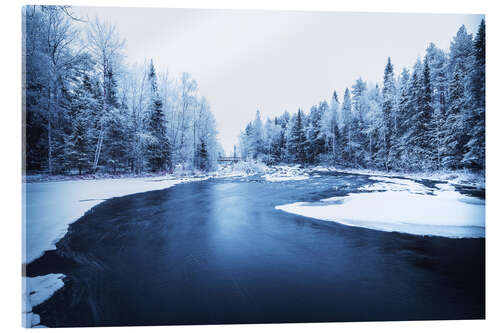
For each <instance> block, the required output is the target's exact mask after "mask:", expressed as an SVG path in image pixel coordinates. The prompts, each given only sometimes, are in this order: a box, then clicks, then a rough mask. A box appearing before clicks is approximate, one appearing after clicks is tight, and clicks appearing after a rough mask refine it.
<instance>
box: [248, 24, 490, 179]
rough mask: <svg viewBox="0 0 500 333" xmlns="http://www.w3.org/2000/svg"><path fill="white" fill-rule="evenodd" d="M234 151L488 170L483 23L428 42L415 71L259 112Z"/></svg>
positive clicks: (353, 164)
mask: <svg viewBox="0 0 500 333" xmlns="http://www.w3.org/2000/svg"><path fill="white" fill-rule="evenodd" d="M238 150H239V154H241V156H242V157H243V158H246V159H258V160H261V161H263V162H266V163H268V164H277V163H300V164H313V165H314V164H320V163H321V164H329V165H334V166H342V167H350V168H372V169H382V170H399V171H438V170H456V169H463V168H466V169H470V170H474V171H481V170H484V168H485V22H484V20H483V21H482V22H481V23H480V25H479V28H478V31H477V33H476V35H475V36H473V35H472V34H469V33H468V32H467V30H466V28H465V26H461V27H460V29H459V30H458V32H457V34H456V36H455V37H454V38H453V40H452V41H451V44H450V49H449V52H445V51H443V50H441V49H439V48H438V47H436V45H435V44H433V43H431V44H430V45H429V46H428V48H427V49H426V53H425V56H424V58H423V60H422V59H420V58H419V59H417V61H416V62H415V64H414V66H413V69H412V70H409V69H407V68H404V69H403V70H402V72H401V73H400V74H399V75H398V76H397V77H395V73H394V68H393V64H392V62H391V58H388V61H387V65H386V66H385V70H384V76H383V83H382V85H381V86H379V85H378V84H376V85H370V84H368V83H367V82H365V81H363V79H362V78H359V79H357V80H356V82H355V83H354V84H353V85H352V87H351V88H350V89H349V88H346V89H345V92H344V95H343V99H342V103H340V99H339V96H338V94H337V92H335V91H334V92H333V96H332V98H331V100H330V102H329V103H328V102H327V101H322V102H320V103H319V104H318V105H314V106H312V107H311V109H310V112H309V113H305V112H304V111H303V110H300V109H299V110H298V112H297V113H295V114H293V115H290V113H289V112H287V111H285V112H284V113H283V114H282V115H281V116H279V117H275V118H274V119H267V120H266V121H263V120H262V119H261V115H260V112H259V111H257V114H256V117H255V120H254V121H252V122H250V123H249V124H248V125H247V126H246V128H245V130H244V131H243V132H242V133H241V134H240V136H239V144H238Z"/></svg>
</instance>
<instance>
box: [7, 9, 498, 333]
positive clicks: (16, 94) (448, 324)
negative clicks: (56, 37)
mask: <svg viewBox="0 0 500 333" xmlns="http://www.w3.org/2000/svg"><path fill="white" fill-rule="evenodd" d="M24 4H71V5H81V6H83V5H85V6H96V5H100V6H126V7H174V8H224V9H271V10H323V11H325V10H328V11H358V12H359V11H363V12H396V13H397V12H413V13H475V14H486V28H487V52H486V54H487V70H486V72H487V112H486V116H487V121H486V124H487V125H486V126H487V130H486V131H487V148H486V149H487V177H486V179H487V189H488V190H487V201H486V226H487V228H486V230H487V237H486V239H487V242H486V248H487V249H486V252H487V266H486V267H487V268H486V271H487V280H486V291H487V295H486V317H487V319H486V320H481V321H425V322H422V321H421V322H380V323H326V324H323V323H322V324H314V323H313V324H279V325H267V324H266V325H222V326H174V327H167V328H165V327H151V328H144V327H134V328H132V327H131V328H99V329H93V331H92V332H101V331H105V330H106V331H120V332H123V331H126V332H142V331H144V330H146V331H148V332H153V331H156V332H160V331H164V330H165V329H168V330H169V331H173V332H201V331H203V332H206V331H208V332H219V331H222V332H233V331H235V330H236V331H242V332H253V331H255V330H264V331H273V332H274V331H278V332H285V331H286V332H301V331H304V330H308V331H314V332H327V331H331V330H335V331H338V332H358V331H361V332H365V331H370V332H375V333H376V332H384V333H385V332H421V331H426V332H443V331H451V330H453V331H456V332H471V331H477V332H479V331H481V332H485V331H486V332H489V331H493V330H495V331H498V330H499V329H500V325H498V324H499V323H500V319H499V315H500V313H499V311H498V309H499V307H498V302H499V299H498V298H499V296H500V294H499V287H498V284H499V283H500V276H499V274H498V273H499V269H498V267H499V264H498V263H499V262H500V260H499V256H500V252H499V242H498V241H499V239H498V238H499V237H498V235H499V230H500V228H499V227H498V225H497V224H498V223H500V221H499V219H498V217H499V216H500V214H499V213H498V210H497V203H498V200H499V195H498V189H497V188H498V185H499V181H498V179H499V176H498V173H499V172H500V170H499V168H498V161H499V157H498V148H497V146H496V145H497V144H498V142H499V134H498V131H499V128H498V127H499V125H498V124H499V113H500V108H499V104H498V91H499V90H500V89H499V82H498V77H499V70H498V68H499V62H500V60H499V59H500V54H499V47H498V41H499V40H500V39H499V35H498V32H499V29H498V27H499V24H500V23H499V20H500V17H499V16H500V15H499V13H498V10H497V9H498V8H497V7H498V6H495V2H494V1H484V0H474V1H472V0H468V1H458V0H454V1H453V0H418V1H417V0H416V1H391V0H377V1H369V0H366V1H361V0H350V1H346V0H344V1H341V2H336V1H335V2H334V1H319V0H307V1H304V0H288V1H285V0H253V1H251V0H244V1H242V0H240V1H238V2H237V3H236V2H235V1H228V0H226V1H223V0H220V1H217V0H206V1H201V0H198V1H195V0H172V1H166V0H164V1H159V0H156V1H152V0H145V1H140V2H139V1H131V0H115V1H110V0H104V1H95V0H90V1H70V0H67V1H33V0H32V1H10V2H9V3H8V4H5V3H3V4H2V8H1V10H0V13H1V17H0V24H1V25H2V27H1V28H2V29H1V30H0V31H1V38H0V45H1V51H0V57H1V61H0V81H1V87H0V92H1V94H0V96H1V100H0V124H1V128H0V135H1V140H0V142H1V144H2V146H1V151H0V167H1V169H0V175H1V176H2V179H1V182H0V189H1V201H0V202H2V204H1V206H0V209H1V210H0V246H1V248H0V250H1V251H0V254H1V265H0V267H1V268H0V272H1V273H0V278H1V282H0V286H1V288H2V289H1V291H0V325H1V326H2V328H3V329H4V331H8V332H11V331H20V330H22V328H21V266H20V263H21V6H22V5H24ZM497 326H498V327H497ZM87 330H88V329H79V330H78V331H79V332H81V331H87ZM66 331H68V329H60V330H58V332H66Z"/></svg>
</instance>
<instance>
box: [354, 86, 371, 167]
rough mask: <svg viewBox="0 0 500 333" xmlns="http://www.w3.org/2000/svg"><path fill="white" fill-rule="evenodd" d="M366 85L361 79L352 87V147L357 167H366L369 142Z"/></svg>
mask: <svg viewBox="0 0 500 333" xmlns="http://www.w3.org/2000/svg"><path fill="white" fill-rule="evenodd" d="M366 89H367V88H366V83H365V82H363V80H362V79H361V78H359V79H357V80H356V83H355V84H354V85H353V86H352V114H353V116H352V122H351V123H352V133H351V139H352V147H353V163H354V166H356V167H359V166H361V167H364V166H365V156H366V151H365V148H366V147H367V144H368V140H367V138H366V129H365V121H366V119H365V118H366V114H367V113H368V102H367V99H366Z"/></svg>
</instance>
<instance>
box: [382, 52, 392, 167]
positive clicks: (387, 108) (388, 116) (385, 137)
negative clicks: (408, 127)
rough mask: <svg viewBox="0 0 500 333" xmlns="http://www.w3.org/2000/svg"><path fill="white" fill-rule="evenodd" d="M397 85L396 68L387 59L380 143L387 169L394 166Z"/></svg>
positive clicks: (384, 164)
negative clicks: (392, 156) (395, 81)
mask: <svg viewBox="0 0 500 333" xmlns="http://www.w3.org/2000/svg"><path fill="white" fill-rule="evenodd" d="M395 90H396V89H395V85H394V70H393V66H392V63H391V58H388V59H387V65H386V66H385V70H384V85H383V88H382V114H383V127H382V128H381V135H382V138H381V139H382V142H381V143H380V145H379V148H380V149H379V151H380V153H381V155H380V157H379V158H380V159H381V160H382V159H383V167H384V168H385V169H386V170H389V169H391V168H392V164H393V162H394V161H392V160H391V159H390V157H391V148H392V145H393V142H395V137H394V132H395V131H394V103H395Z"/></svg>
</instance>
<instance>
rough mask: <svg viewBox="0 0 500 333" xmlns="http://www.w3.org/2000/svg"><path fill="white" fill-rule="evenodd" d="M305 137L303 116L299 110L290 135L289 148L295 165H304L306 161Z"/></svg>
mask: <svg viewBox="0 0 500 333" xmlns="http://www.w3.org/2000/svg"><path fill="white" fill-rule="evenodd" d="M306 140H307V138H306V135H305V131H304V125H303V114H302V111H301V110H300V109H299V111H298V112H297V117H296V119H295V122H294V124H293V127H292V132H291V134H290V142H289V144H290V147H291V151H292V156H291V157H292V160H293V162H295V163H300V164H305V163H306V161H307V155H306Z"/></svg>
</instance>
